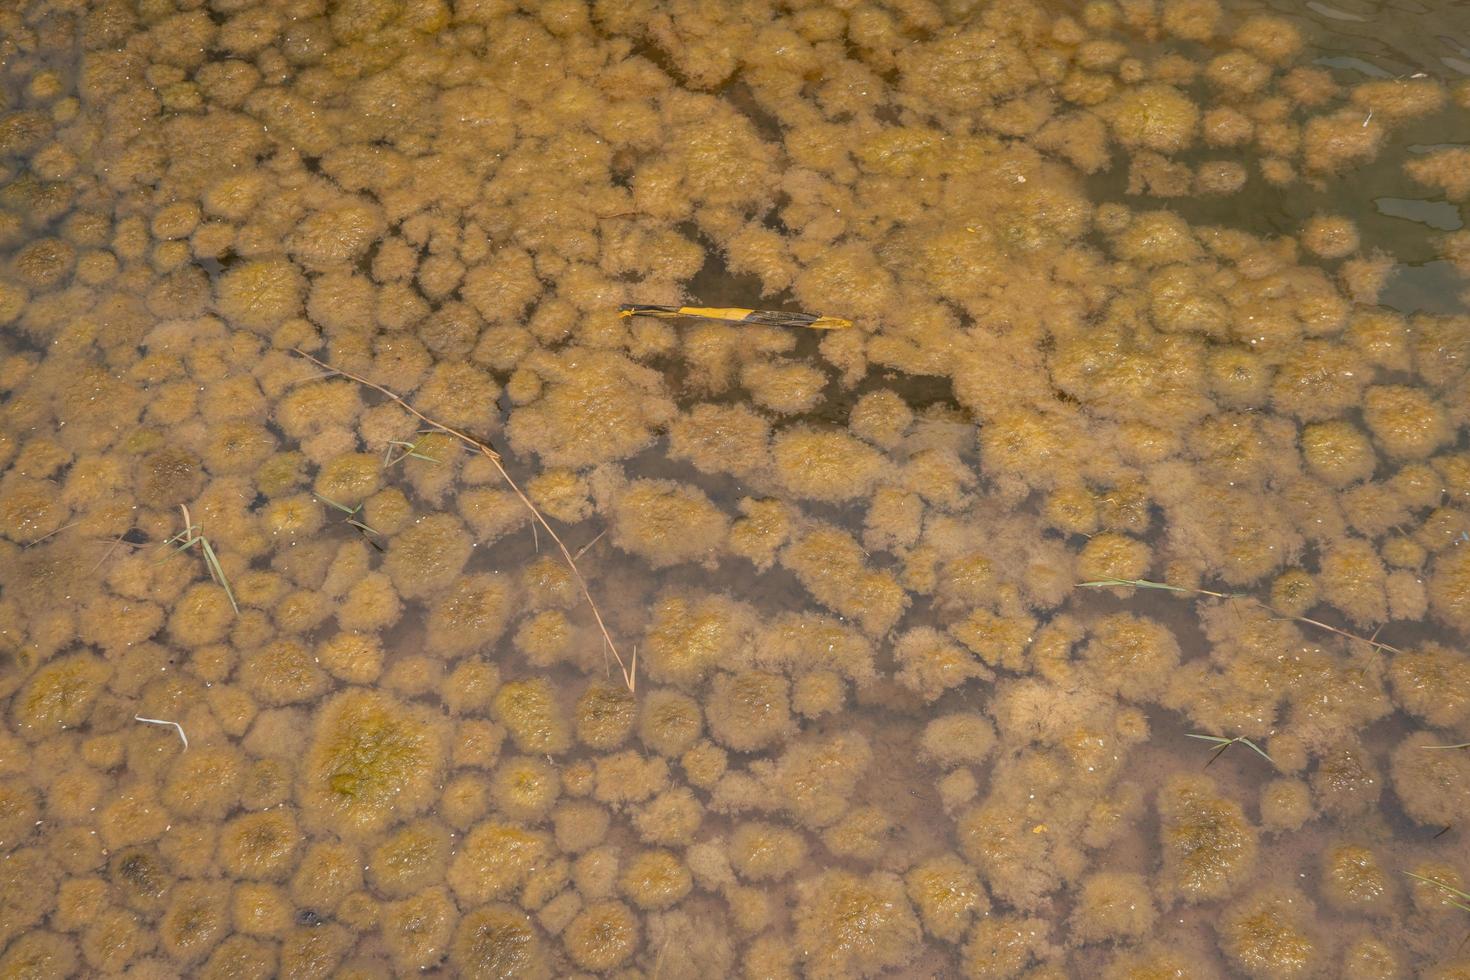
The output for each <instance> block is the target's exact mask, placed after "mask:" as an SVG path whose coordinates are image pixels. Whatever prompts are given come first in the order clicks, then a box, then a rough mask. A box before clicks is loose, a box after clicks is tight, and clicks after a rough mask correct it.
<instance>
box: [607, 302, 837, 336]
mask: <svg viewBox="0 0 1470 980" xmlns="http://www.w3.org/2000/svg"><path fill="white" fill-rule="evenodd" d="M618 310H619V314H618V315H619V316H656V317H660V318H662V319H665V320H673V319H676V318H678V317H685V316H687V317H693V318H694V319H696V320H723V321H725V322H726V323H758V324H760V325H761V326H765V327H805V328H807V329H808V330H845V329H847V328H848V327H850V326H852V321H851V320H844V319H842V317H840V316H821V315H819V314H816V313H783V312H782V311H780V310H743V309H740V308H738V307H725V306H639V305H638V304H636V303H624V304H623V305H622V306H620V307H619V308H618Z"/></svg>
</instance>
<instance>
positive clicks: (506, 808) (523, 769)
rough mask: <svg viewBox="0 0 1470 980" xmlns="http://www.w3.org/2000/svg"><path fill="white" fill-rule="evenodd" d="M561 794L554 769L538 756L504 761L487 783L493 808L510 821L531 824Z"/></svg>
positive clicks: (543, 814)
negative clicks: (493, 804) (488, 783)
mask: <svg viewBox="0 0 1470 980" xmlns="http://www.w3.org/2000/svg"><path fill="white" fill-rule="evenodd" d="M560 795H561V780H560V778H559V777H558V776H557V773H556V770H555V769H553V768H552V767H551V765H550V764H549V763H548V762H546V761H545V759H542V758H540V757H535V756H522V757H519V758H512V759H506V760H505V761H503V762H501V764H500V765H499V766H498V767H497V768H496V770H495V776H494V777H493V779H492V780H491V782H490V798H491V799H492V800H493V801H494V803H495V808H496V809H497V810H498V811H500V813H502V814H504V815H505V816H506V817H508V818H509V819H511V820H520V821H525V822H527V823H532V822H535V821H537V820H540V819H541V818H542V817H544V816H546V814H547V813H548V812H549V811H550V810H551V808H552V806H553V805H554V804H555V803H556V799H557V797H558V796H560Z"/></svg>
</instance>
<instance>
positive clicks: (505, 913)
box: [449, 903, 552, 980]
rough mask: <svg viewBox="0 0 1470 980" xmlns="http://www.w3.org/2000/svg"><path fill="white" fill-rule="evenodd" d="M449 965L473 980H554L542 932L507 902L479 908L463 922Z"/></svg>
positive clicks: (452, 947)
mask: <svg viewBox="0 0 1470 980" xmlns="http://www.w3.org/2000/svg"><path fill="white" fill-rule="evenodd" d="M449 965H450V967H451V968H453V970H454V971H455V972H456V973H457V974H458V975H459V976H462V977H466V978H469V980H501V978H504V977H517V978H524V980H550V977H551V975H552V974H551V967H550V965H549V963H548V960H547V952H546V947H545V943H544V942H543V941H542V939H541V931H540V930H539V929H537V928H536V925H535V923H533V922H532V921H531V918H530V916H528V915H526V913H524V912H522V911H521V910H520V909H517V908H515V907H513V906H510V905H506V904H503V903H497V904H494V905H487V906H485V907H484V908H480V909H476V910H475V911H473V912H471V913H469V914H468V915H466V916H465V917H464V918H463V919H461V920H460V921H459V927H458V928H457V929H455V931H454V940H453V941H452V942H451V943H450V945H449Z"/></svg>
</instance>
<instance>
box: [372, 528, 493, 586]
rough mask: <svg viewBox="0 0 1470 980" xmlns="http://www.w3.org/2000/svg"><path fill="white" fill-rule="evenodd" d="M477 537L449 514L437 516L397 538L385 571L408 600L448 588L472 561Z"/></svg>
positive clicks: (385, 561) (385, 562) (384, 562)
mask: <svg viewBox="0 0 1470 980" xmlns="http://www.w3.org/2000/svg"><path fill="white" fill-rule="evenodd" d="M473 547H474V538H473V537H471V536H470V533H469V531H467V530H466V529H465V527H464V525H463V524H461V523H459V521H457V520H455V519H454V518H453V517H451V516H449V515H448V514H434V515H432V516H429V517H424V518H421V519H419V520H418V521H415V522H414V523H413V524H410V525H409V526H408V527H406V528H404V529H403V530H402V531H400V532H398V534H396V535H394V537H393V540H392V543H391V546H390V547H389V548H388V556H387V558H385V559H384V561H383V568H384V570H385V571H387V573H388V575H389V577H390V578H392V580H393V585H394V587H395V588H397V589H398V592H399V593H400V594H401V595H403V596H404V597H406V598H416V597H419V596H425V595H429V594H431V593H434V592H437V591H439V590H440V589H443V588H445V587H447V586H448V585H449V584H450V583H452V582H453V581H454V580H455V577H456V576H458V575H459V573H460V571H461V570H463V569H464V565H465V562H467V561H469V558H470V551H471V550H472V549H473Z"/></svg>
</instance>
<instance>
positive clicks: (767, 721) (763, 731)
mask: <svg viewBox="0 0 1470 980" xmlns="http://www.w3.org/2000/svg"><path fill="white" fill-rule="evenodd" d="M789 694H790V691H789V685H788V684H787V682H786V678H785V677H782V676H781V675H779V674H773V673H768V672H767V671H763V670H743V671H740V672H739V673H734V674H731V673H725V672H723V671H722V672H721V673H719V674H718V675H716V677H715V681H714V685H713V689H712V691H711V694H710V700H709V707H708V715H709V727H710V734H711V735H712V736H714V739H715V741H717V742H720V743H721V744H723V745H725V746H726V747H728V748H731V749H734V750H735V751H737V752H753V751H755V750H757V749H761V748H765V747H767V746H770V745H773V744H777V743H779V742H781V741H784V740H785V738H786V736H787V735H788V734H789V733H790V731H791V729H792V723H791V706H790V697H789Z"/></svg>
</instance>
